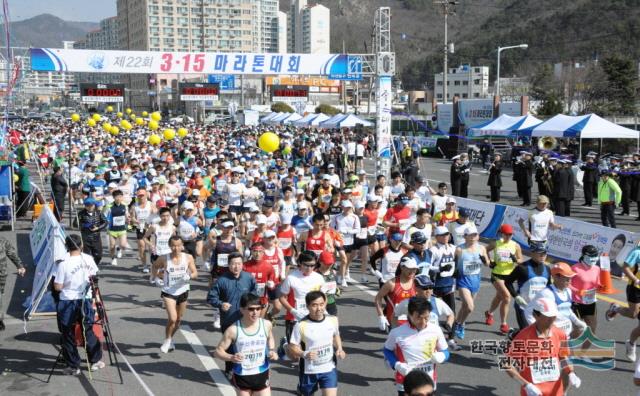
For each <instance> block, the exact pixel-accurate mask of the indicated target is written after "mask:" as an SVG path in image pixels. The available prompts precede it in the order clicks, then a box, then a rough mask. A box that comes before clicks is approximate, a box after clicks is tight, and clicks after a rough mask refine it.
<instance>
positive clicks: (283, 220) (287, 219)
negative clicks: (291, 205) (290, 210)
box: [280, 213, 293, 224]
mask: <svg viewBox="0 0 640 396" xmlns="http://www.w3.org/2000/svg"><path fill="white" fill-rule="evenodd" d="M292 217H293V216H291V215H290V214H285V213H281V214H280V224H291V218H292Z"/></svg>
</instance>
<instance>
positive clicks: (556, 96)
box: [530, 65, 564, 116]
mask: <svg viewBox="0 0 640 396" xmlns="http://www.w3.org/2000/svg"><path fill="white" fill-rule="evenodd" d="M530 82H531V97H532V98H533V99H534V100H538V101H540V106H539V107H538V108H537V109H536V113H537V114H538V115H541V116H554V115H556V114H560V113H562V112H563V111H564V104H563V102H562V93H561V91H560V86H559V84H558V82H557V81H556V79H555V77H554V75H553V69H552V68H551V65H542V66H540V68H538V70H537V71H536V73H535V74H534V75H533V76H532V77H531V81H530Z"/></svg>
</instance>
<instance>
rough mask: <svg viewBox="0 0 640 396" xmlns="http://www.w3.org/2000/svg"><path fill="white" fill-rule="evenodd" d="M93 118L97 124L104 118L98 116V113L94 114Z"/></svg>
mask: <svg viewBox="0 0 640 396" xmlns="http://www.w3.org/2000/svg"><path fill="white" fill-rule="evenodd" d="M91 118H93V120H94V121H96V122H97V121H100V120H101V119H102V117H100V114H98V113H93V115H92V116H91Z"/></svg>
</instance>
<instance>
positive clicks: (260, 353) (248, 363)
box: [242, 347, 265, 370]
mask: <svg viewBox="0 0 640 396" xmlns="http://www.w3.org/2000/svg"><path fill="white" fill-rule="evenodd" d="M264 359H265V353H264V347H263V348H255V349H249V350H248V351H244V352H243V353H242V369H243V370H252V369H255V368H256V367H260V366H261V365H262V364H263V363H264Z"/></svg>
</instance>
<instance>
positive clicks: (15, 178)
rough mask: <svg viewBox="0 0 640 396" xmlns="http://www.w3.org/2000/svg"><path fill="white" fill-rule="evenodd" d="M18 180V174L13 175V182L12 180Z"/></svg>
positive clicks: (15, 181)
mask: <svg viewBox="0 0 640 396" xmlns="http://www.w3.org/2000/svg"><path fill="white" fill-rule="evenodd" d="M18 180H20V176H18V175H13V182H14V183H17V182H18Z"/></svg>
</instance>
